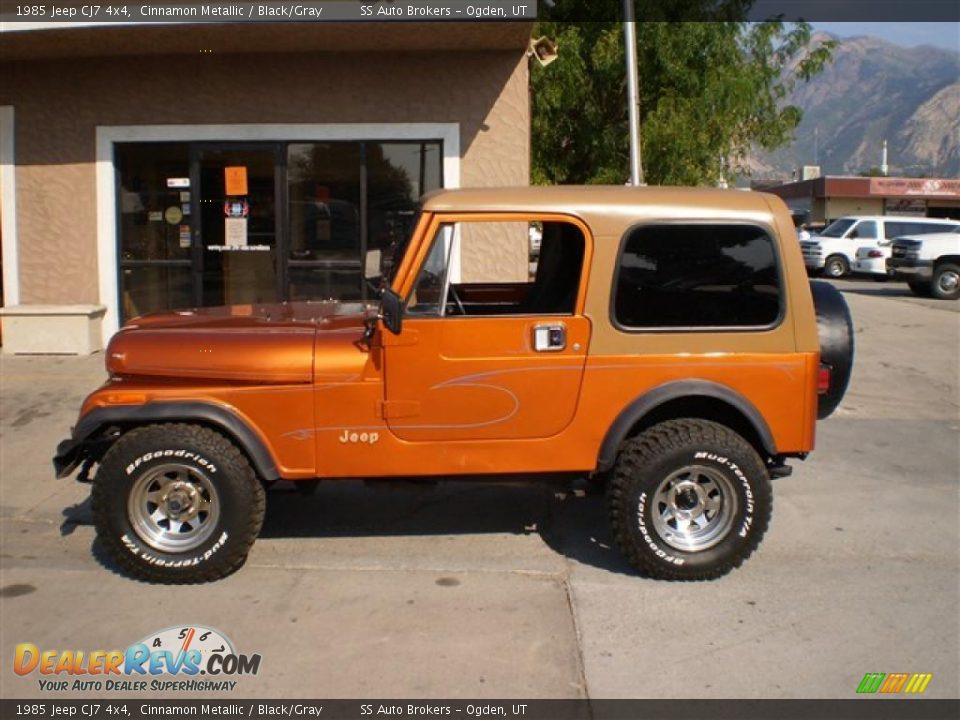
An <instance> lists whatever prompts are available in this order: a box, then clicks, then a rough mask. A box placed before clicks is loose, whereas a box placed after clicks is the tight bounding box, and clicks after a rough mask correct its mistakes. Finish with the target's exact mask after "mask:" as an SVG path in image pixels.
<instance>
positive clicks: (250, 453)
mask: <svg viewBox="0 0 960 720" xmlns="http://www.w3.org/2000/svg"><path fill="white" fill-rule="evenodd" d="M197 421H199V422H201V423H203V424H205V425H209V426H211V427H213V428H215V429H217V430H219V431H220V432H222V433H224V434H225V435H227V436H228V437H229V438H230V439H231V440H233V441H234V442H235V443H236V444H237V445H238V446H239V447H240V449H241V450H242V451H243V452H245V453H246V454H247V457H249V458H250V462H251V463H253V467H254V470H256V472H257V475H259V476H260V477H261V478H262V479H263V480H267V481H271V480H277V479H279V478H280V472H279V471H278V470H277V464H276V462H275V461H274V459H273V456H272V455H271V454H270V451H269V450H268V449H267V446H266V445H265V444H264V442H263V441H262V440H261V439H260V436H259V435H258V434H257V433H256V431H254V430H253V428H251V427H250V425H249V424H248V423H247V422H246V421H245V420H244V419H243V418H241V417H240V416H239V415H238V414H237V413H236V412H234V411H233V410H231V409H230V408H229V407H226V406H224V405H216V404H214V403H208V402H150V403H145V404H143V405H114V406H110V407H100V408H97V409H95V410H91V411H90V412H89V413H87V414H86V415H84V416H83V417H82V418H81V419H80V422H79V423H77V426H76V427H75V428H74V429H73V434H72V436H71V437H70V439H68V440H64V441H63V442H61V443H60V444H59V445H58V446H57V454H56V456H54V458H53V465H54V468H55V469H56V472H57V477H65V476H66V475H69V474H70V473H71V472H73V470H74V468H76V467H77V465H78V464H79V463H80V461H81V460H82V459H83V457H84V456H85V455H86V453H85V451H84V446H85V445H86V444H87V443H88V442H89V441H91V440H93V439H94V438H95V436H96V434H97V432H98V431H99V430H101V429H103V428H106V427H110V426H111V425H145V424H148V423H164V422H197Z"/></svg>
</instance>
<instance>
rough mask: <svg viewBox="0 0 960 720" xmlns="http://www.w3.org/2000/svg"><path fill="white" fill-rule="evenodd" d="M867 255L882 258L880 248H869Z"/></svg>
mask: <svg viewBox="0 0 960 720" xmlns="http://www.w3.org/2000/svg"><path fill="white" fill-rule="evenodd" d="M867 257H872V258H882V257H883V253H882V252H881V251H880V250H871V251H870V252H868V253H867Z"/></svg>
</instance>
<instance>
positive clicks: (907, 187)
mask: <svg viewBox="0 0 960 720" xmlns="http://www.w3.org/2000/svg"><path fill="white" fill-rule="evenodd" d="M870 194H871V195H885V196H887V197H891V196H893V197H897V196H904V195H923V196H926V197H951V198H953V197H960V180H946V179H938V178H870Z"/></svg>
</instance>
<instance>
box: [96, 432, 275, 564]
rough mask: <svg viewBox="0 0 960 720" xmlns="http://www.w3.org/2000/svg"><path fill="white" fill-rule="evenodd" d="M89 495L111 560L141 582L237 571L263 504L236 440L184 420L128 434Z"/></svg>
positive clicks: (100, 471) (106, 461)
mask: <svg viewBox="0 0 960 720" xmlns="http://www.w3.org/2000/svg"><path fill="white" fill-rule="evenodd" d="M91 497H92V505H93V514H94V521H95V524H96V527H97V536H98V538H99V540H100V542H101V543H102V544H103V547H104V548H105V549H106V551H107V552H108V554H109V555H110V557H111V558H112V559H113V560H114V561H115V562H116V563H117V564H118V565H120V567H122V568H123V569H124V570H126V571H128V572H130V573H131V574H132V575H134V576H136V577H138V578H140V579H143V580H148V581H151V582H164V583H194V582H205V581H208V580H216V579H218V578H221V577H224V576H226V575H229V574H230V573H232V572H233V571H234V570H236V569H237V568H239V567H240V566H241V565H242V564H243V562H244V560H245V559H246V557H247V553H248V552H249V550H250V546H251V545H252V544H253V541H254V540H255V539H256V537H257V535H258V534H259V532H260V526H261V525H262V524H263V513H264V505H265V500H264V492H263V488H262V487H261V485H260V482H259V481H258V480H257V477H256V475H255V473H254V472H253V469H252V468H251V467H250V463H249V462H248V461H247V458H246V457H245V456H244V455H243V453H241V452H240V450H239V449H237V447H236V446H235V445H234V444H233V443H231V442H230V441H229V440H228V439H227V438H225V437H224V436H223V435H221V434H219V433H217V432H215V431H213V430H210V429H209V428H205V427H200V426H196V425H183V424H171V425H147V426H145V427H141V428H136V429H134V430H131V431H129V432H128V433H126V434H125V435H123V436H122V437H121V438H120V439H119V440H117V442H116V443H115V444H114V445H113V447H111V448H110V450H109V451H108V452H107V454H106V455H105V456H104V458H103V461H102V462H101V463H100V467H99V469H98V471H97V475H96V477H95V478H94V481H93V491H92V495H91Z"/></svg>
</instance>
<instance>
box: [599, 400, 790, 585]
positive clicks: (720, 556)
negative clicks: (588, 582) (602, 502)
mask: <svg viewBox="0 0 960 720" xmlns="http://www.w3.org/2000/svg"><path fill="white" fill-rule="evenodd" d="M607 493H608V498H609V510H610V522H611V525H612V528H613V534H614V537H615V539H616V542H617V545H618V546H619V547H620V549H621V551H622V552H623V553H624V555H626V557H627V559H628V560H629V561H630V562H631V563H632V564H633V565H634V567H636V568H637V569H638V570H640V571H641V572H642V573H644V574H645V575H648V576H651V577H656V578H662V579H666V580H710V579H713V578H718V577H720V576H722V575H725V574H726V573H728V572H730V571H731V570H732V569H733V568H736V567H739V566H740V565H741V564H742V563H743V561H744V560H746V559H747V558H748V557H749V556H750V554H751V553H753V551H754V550H755V549H756V548H757V545H759V543H760V540H761V539H762V538H763V535H764V532H766V529H767V525H768V524H769V521H770V512H771V508H772V493H771V489H770V478H769V475H768V474H767V470H766V467H765V466H764V464H763V461H762V460H761V459H760V456H759V455H757V453H756V451H755V450H754V449H753V447H751V446H750V444H749V443H747V441H746V440H744V439H743V438H742V437H740V436H739V435H737V434H736V433H735V432H733V431H732V430H730V429H729V428H727V427H725V426H723V425H719V424H717V423H714V422H710V421H707V420H696V419H683V420H670V421H667V422H663V423H660V424H658V425H655V426H653V427H652V428H650V429H649V430H646V431H645V432H643V433H641V434H640V435H638V436H636V437H634V438H631V439H630V440H627V441H626V442H625V443H624V444H623V447H622V448H621V450H620V455H619V456H618V458H617V463H616V466H615V468H614V472H613V474H612V476H611V477H610V482H609V485H608V489H607Z"/></svg>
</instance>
